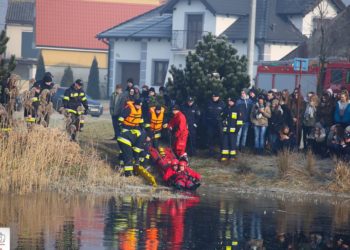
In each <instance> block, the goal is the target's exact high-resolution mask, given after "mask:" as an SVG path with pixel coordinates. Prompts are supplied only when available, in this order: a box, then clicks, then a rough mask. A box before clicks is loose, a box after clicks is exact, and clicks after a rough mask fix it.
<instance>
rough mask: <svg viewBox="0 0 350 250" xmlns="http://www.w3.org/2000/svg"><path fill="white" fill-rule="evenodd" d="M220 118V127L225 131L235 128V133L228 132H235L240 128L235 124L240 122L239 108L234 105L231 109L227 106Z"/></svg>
mask: <svg viewBox="0 0 350 250" xmlns="http://www.w3.org/2000/svg"><path fill="white" fill-rule="evenodd" d="M221 118H222V126H223V127H224V128H227V129H228V130H227V131H230V129H233V128H235V129H236V130H235V131H230V132H237V131H238V128H239V127H240V126H241V125H240V124H237V121H240V120H241V118H242V117H241V113H240V108H239V107H238V106H237V105H235V106H232V107H229V106H227V107H226V108H225V109H224V111H223V112H222V114H221Z"/></svg>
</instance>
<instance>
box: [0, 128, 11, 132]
mask: <svg viewBox="0 0 350 250" xmlns="http://www.w3.org/2000/svg"><path fill="white" fill-rule="evenodd" d="M11 130H12V128H2V129H1V131H2V132H9V131H11Z"/></svg>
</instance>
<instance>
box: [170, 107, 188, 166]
mask: <svg viewBox="0 0 350 250" xmlns="http://www.w3.org/2000/svg"><path fill="white" fill-rule="evenodd" d="M172 111H173V114H174V116H173V118H172V119H171V120H170V122H169V125H168V127H169V129H170V131H173V133H174V135H175V140H174V142H173V145H172V147H173V150H174V151H175V154H176V155H177V156H178V157H179V158H180V160H185V161H187V162H188V158H187V153H186V144H187V137H188V128H187V121H186V117H185V115H184V114H183V113H182V112H181V111H180V107H179V106H178V105H175V106H174V107H173V109H172Z"/></svg>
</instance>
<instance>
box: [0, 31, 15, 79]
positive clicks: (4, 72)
mask: <svg viewBox="0 0 350 250" xmlns="http://www.w3.org/2000/svg"><path fill="white" fill-rule="evenodd" d="M8 41H9V38H8V37H7V36H6V32H5V30H3V31H2V32H1V34H0V81H2V80H4V79H7V78H8V77H9V74H10V73H11V72H12V71H13V70H14V69H15V68H16V58H15V56H14V55H12V56H11V57H10V58H9V60H5V59H4V58H3V55H4V53H5V51H6V48H7V46H6V44H7V43H8Z"/></svg>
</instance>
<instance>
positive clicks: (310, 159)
mask: <svg viewBox="0 0 350 250" xmlns="http://www.w3.org/2000/svg"><path fill="white" fill-rule="evenodd" d="M305 164H306V170H307V172H308V173H309V175H310V176H314V175H315V174H316V172H317V171H316V159H315V155H314V154H313V153H312V151H311V150H309V151H307V153H306V160H305Z"/></svg>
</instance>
